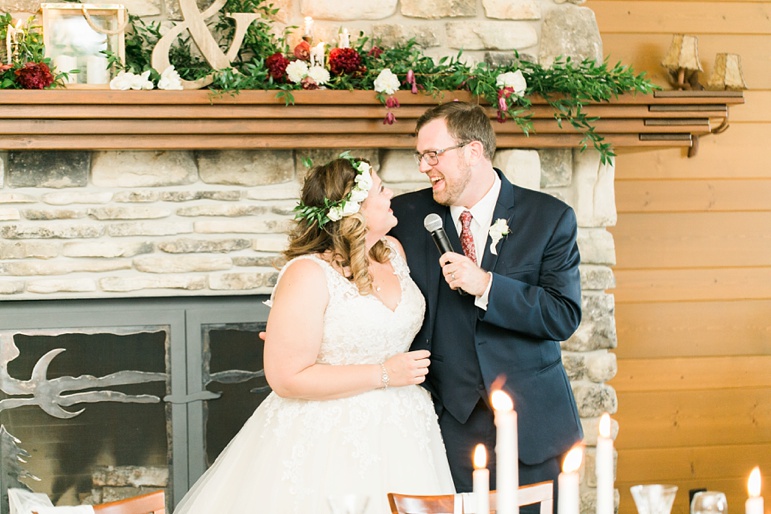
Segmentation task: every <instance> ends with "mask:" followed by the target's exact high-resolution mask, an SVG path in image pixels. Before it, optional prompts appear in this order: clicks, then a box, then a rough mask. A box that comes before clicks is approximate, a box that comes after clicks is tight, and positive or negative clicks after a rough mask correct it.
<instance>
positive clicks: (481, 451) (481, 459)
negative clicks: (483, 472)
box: [474, 443, 487, 469]
mask: <svg viewBox="0 0 771 514" xmlns="http://www.w3.org/2000/svg"><path fill="white" fill-rule="evenodd" d="M486 467H487V449H485V445H483V444H482V443H479V444H478V445H476V448H474V469H484V468H486Z"/></svg>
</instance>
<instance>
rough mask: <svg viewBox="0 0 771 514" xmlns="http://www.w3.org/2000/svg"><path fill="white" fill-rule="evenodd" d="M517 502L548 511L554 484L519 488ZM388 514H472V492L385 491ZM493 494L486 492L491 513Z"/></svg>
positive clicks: (538, 484) (552, 499) (542, 513)
mask: <svg viewBox="0 0 771 514" xmlns="http://www.w3.org/2000/svg"><path fill="white" fill-rule="evenodd" d="M518 500H519V502H518V503H519V506H520V507H522V506H525V505H533V504H536V503H538V504H540V511H539V513H540V514H552V511H553V508H554V484H553V483H552V482H549V481H547V482H539V483H537V484H531V485H524V486H522V487H520V488H519V495H518ZM388 503H389V504H390V505H391V513H392V514H474V513H475V510H476V505H475V500H474V495H473V494H472V493H458V494H444V495H414V494H400V493H388ZM495 505H496V494H495V491H491V492H490V512H491V513H495Z"/></svg>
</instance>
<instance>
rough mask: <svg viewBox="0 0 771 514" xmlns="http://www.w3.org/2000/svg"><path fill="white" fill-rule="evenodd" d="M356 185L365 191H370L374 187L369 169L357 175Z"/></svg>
mask: <svg viewBox="0 0 771 514" xmlns="http://www.w3.org/2000/svg"><path fill="white" fill-rule="evenodd" d="M355 180H356V185H357V186H358V187H359V189H363V190H364V191H369V190H370V189H371V188H372V175H371V174H370V172H369V170H367V171H365V172H364V173H359V174H358V175H356V179H355Z"/></svg>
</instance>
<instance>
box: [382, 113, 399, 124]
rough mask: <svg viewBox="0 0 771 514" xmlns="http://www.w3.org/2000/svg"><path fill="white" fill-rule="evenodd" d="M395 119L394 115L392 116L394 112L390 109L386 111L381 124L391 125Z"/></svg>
mask: <svg viewBox="0 0 771 514" xmlns="http://www.w3.org/2000/svg"><path fill="white" fill-rule="evenodd" d="M395 121H396V116H394V113H392V112H391V111H388V112H387V113H386V117H385V119H384V120H383V125H393V124H394V122H395Z"/></svg>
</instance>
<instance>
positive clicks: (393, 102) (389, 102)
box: [386, 96, 399, 109]
mask: <svg viewBox="0 0 771 514" xmlns="http://www.w3.org/2000/svg"><path fill="white" fill-rule="evenodd" d="M386 107H388V108H389V109H394V108H396V107H399V100H397V99H396V97H395V96H389V97H388V98H386Z"/></svg>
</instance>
